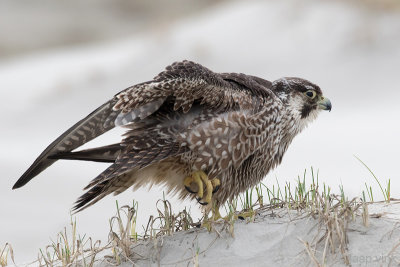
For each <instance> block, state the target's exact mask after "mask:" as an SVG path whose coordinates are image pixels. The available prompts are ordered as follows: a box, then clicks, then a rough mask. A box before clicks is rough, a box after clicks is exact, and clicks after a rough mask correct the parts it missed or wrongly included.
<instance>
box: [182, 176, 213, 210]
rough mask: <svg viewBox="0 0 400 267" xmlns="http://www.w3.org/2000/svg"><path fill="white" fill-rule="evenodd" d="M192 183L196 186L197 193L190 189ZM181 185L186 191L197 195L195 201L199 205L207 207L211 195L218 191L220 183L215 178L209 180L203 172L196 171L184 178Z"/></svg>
mask: <svg viewBox="0 0 400 267" xmlns="http://www.w3.org/2000/svg"><path fill="white" fill-rule="evenodd" d="M192 183H195V184H196V185H197V191H196V190H193V189H192V187H191V185H192ZM183 184H184V185H185V188H186V190H187V191H189V192H190V193H194V194H197V201H199V203H200V204H201V205H207V204H208V203H211V199H212V194H213V193H215V192H217V191H218V189H219V188H220V185H221V182H220V181H219V179H217V178H214V179H212V180H209V179H208V176H207V174H205V173H204V172H203V171H196V172H193V173H192V174H191V175H190V176H188V177H186V178H185V180H183ZM204 191H205V192H204Z"/></svg>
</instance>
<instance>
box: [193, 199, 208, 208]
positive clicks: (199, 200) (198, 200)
mask: <svg viewBox="0 0 400 267" xmlns="http://www.w3.org/2000/svg"><path fill="white" fill-rule="evenodd" d="M196 200H197V202H199V204H200V205H203V206H205V205H207V204H208V202H201V198H199V197H196Z"/></svg>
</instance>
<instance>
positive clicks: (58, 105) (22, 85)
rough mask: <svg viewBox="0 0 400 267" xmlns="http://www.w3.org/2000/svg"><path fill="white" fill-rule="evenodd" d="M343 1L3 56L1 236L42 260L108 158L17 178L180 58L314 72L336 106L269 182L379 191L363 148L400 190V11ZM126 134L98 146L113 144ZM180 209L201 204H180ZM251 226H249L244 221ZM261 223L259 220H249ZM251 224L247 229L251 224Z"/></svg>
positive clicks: (259, 70) (234, 10)
mask: <svg viewBox="0 0 400 267" xmlns="http://www.w3.org/2000/svg"><path fill="white" fill-rule="evenodd" d="M356 3H357V2H352V3H347V2H344V1H343V2H341V1H314V0H304V1H295V0H289V1H278V0H271V1H246V2H242V1H238V2H226V3H222V4H220V5H217V6H216V7H214V8H213V9H212V10H207V11H203V12H200V13H199V14H197V15H193V16H191V17H190V18H185V19H181V20H178V21H176V22H174V23H171V24H166V25H164V26H163V27H161V28H156V29H153V30H151V31H148V32H142V33H140V34H136V35H134V36H130V37H129V38H125V39H123V40H116V41H113V42H108V43H99V44H96V45H82V46H74V47H64V48H62V49H61V48H60V49H54V50H52V51H45V52H41V53H36V54H31V55H26V56H23V57H19V58H10V59H7V60H3V61H2V62H1V63H0V99H1V100H3V101H2V105H1V107H0V108H1V110H0V113H1V114H2V116H0V125H2V126H1V133H0V135H1V138H0V147H1V150H0V170H1V179H0V203H1V206H0V216H1V218H0V244H4V243H6V242H10V243H11V244H12V245H13V247H14V250H15V257H16V260H17V262H26V261H29V260H32V259H34V258H35V255H36V254H37V252H38V249H39V248H40V247H44V246H45V245H47V244H48V243H49V239H50V238H52V237H54V236H55V235H56V233H57V232H58V231H60V230H61V229H63V227H64V226H66V225H68V223H69V220H70V218H69V214H68V211H69V209H70V208H71V206H72V203H73V201H74V200H75V199H76V198H77V197H78V196H79V195H80V194H81V189H82V188H83V187H84V186H85V185H86V184H87V183H88V182H89V180H90V179H92V178H93V177H95V176H96V175H97V174H98V173H99V172H100V171H101V170H103V169H105V168H106V165H104V164H95V163H87V162H84V163H80V162H58V163H56V164H54V165H53V166H52V167H51V168H49V169H48V170H46V171H45V172H44V173H42V174H41V175H40V176H39V177H37V178H35V179H34V180H33V181H32V182H31V183H29V184H28V185H27V186H25V187H24V188H22V189H19V190H16V191H11V187H12V185H13V184H14V182H15V181H16V180H17V178H18V177H19V176H20V175H21V174H22V173H23V172H24V171H25V169H26V168H27V167H28V166H29V165H30V164H31V163H32V162H33V160H34V159H35V158H36V157H37V156H38V155H39V153H40V152H41V151H42V150H43V149H44V148H45V147H46V146H47V145H48V144H49V143H50V142H51V141H52V140H54V139H55V138H56V137H57V136H58V135H59V134H61V133H62V132H63V131H64V130H66V129H67V128H69V127H70V126H71V125H72V124H73V123H75V122H76V121H78V120H79V119H81V118H82V117H83V116H85V115H87V114H88V113H89V112H91V111H92V110H93V109H95V108H96V107H97V106H99V105H100V104H102V103H103V102H105V101H106V100H108V99H109V98H110V97H111V96H113V95H114V94H115V93H117V92H118V91H120V90H122V89H124V88H126V87H128V86H130V85H132V84H134V83H138V82H142V81H145V80H149V79H151V78H152V77H153V76H155V75H156V74H157V73H158V72H160V71H161V70H162V69H163V68H164V67H165V66H166V65H168V64H170V63H171V62H173V61H177V60H182V59H189V60H193V61H197V62H199V63H201V64H203V65H205V66H207V67H208V68H210V69H212V70H214V71H217V72H243V73H247V74H252V75H257V76H260V77H263V78H266V79H270V80H274V79H277V78H280V77H282V76H299V77H303V78H307V79H309V80H311V81H313V82H315V83H317V84H318V85H320V86H321V88H322V90H323V92H324V94H325V95H326V96H327V97H329V98H330V99H331V101H332V104H333V110H332V112H331V113H324V114H321V116H320V117H319V118H318V119H317V121H316V122H315V123H313V124H312V125H311V126H310V127H309V128H308V129H306V130H305V131H304V132H303V133H302V134H301V135H300V136H299V137H297V138H296V139H295V140H294V143H293V144H292V146H291V147H290V148H289V151H288V152H287V154H286V156H285V157H284V160H283V162H282V164H281V165H280V166H279V167H278V168H277V169H276V170H275V171H274V172H272V173H270V174H269V175H268V176H267V177H266V179H265V182H266V184H273V183H275V177H277V179H278V180H279V182H280V183H281V184H284V183H285V182H286V181H294V179H296V178H297V176H298V175H301V174H302V173H303V172H304V169H305V168H309V167H311V166H313V167H314V168H316V169H319V170H320V183H321V182H325V183H327V184H329V185H330V186H332V187H333V189H334V191H337V190H338V185H339V184H343V186H344V189H345V191H346V194H347V195H349V196H356V195H360V192H361V191H362V190H363V188H364V182H367V183H368V184H372V185H374V188H375V189H376V190H375V191H374V193H375V196H376V198H379V191H378V188H377V187H376V186H375V184H374V180H373V178H372V177H371V176H370V175H369V173H368V172H367V170H366V169H365V168H364V167H363V166H361V165H360V164H359V162H357V160H356V159H355V158H354V157H353V155H357V156H358V157H360V158H361V159H362V160H363V161H364V162H366V163H367V164H368V165H369V167H370V168H371V169H373V170H374V172H375V173H376V174H377V175H378V177H380V178H381V179H382V181H385V180H387V179H388V178H391V180H392V196H394V197H398V196H399V195H400V182H398V180H399V179H398V178H400V177H399V167H398V151H399V149H400V139H399V138H398V137H399V135H400V124H399V119H398V118H399V117H400V109H399V108H398V101H399V97H400V91H399V88H398V87H399V86H398V84H399V83H398V73H399V71H398V70H399V69H400V60H399V58H400V45H399V44H400V16H399V13H398V11H391V10H386V9H378V8H370V7H368V6H358V5H357V4H356ZM117 133H118V132H115V133H112V134H109V135H107V136H106V137H102V138H100V140H98V141H94V142H92V143H91V145H96V144H104V143H105V142H109V143H111V142H113V141H115V140H116V139H115V138H116V137H117V135H116V134H117ZM161 191H162V188H156V189H152V190H150V191H149V192H147V190H139V191H137V192H135V193H134V194H133V193H132V192H130V191H129V192H125V193H124V194H122V195H120V196H118V197H117V198H113V197H108V198H106V199H104V200H103V201H101V202H100V203H98V204H96V205H95V206H94V207H91V208H90V209H88V210H86V211H84V212H82V213H80V214H78V215H76V218H77V222H78V231H79V232H80V233H82V234H83V233H85V234H87V235H88V236H91V237H93V238H94V239H102V240H106V239H107V233H108V230H107V229H108V218H109V217H111V216H112V215H113V214H114V211H115V199H118V200H119V202H120V203H124V204H125V203H131V199H132V198H134V199H136V200H138V201H139V214H140V216H139V221H138V223H139V225H140V224H145V222H146V220H147V218H148V216H149V215H150V214H154V213H155V211H156V210H155V202H156V200H157V199H158V198H161V197H162V193H161ZM173 203H174V207H175V209H176V210H178V209H181V208H182V207H184V206H191V207H192V211H193V212H194V213H195V214H196V213H197V214H199V212H198V209H197V206H196V205H195V203H189V202H187V203H178V202H176V201H173ZM240 227H242V226H239V227H238V228H240ZM250 227H252V226H250ZM250 230H251V228H249V231H250Z"/></svg>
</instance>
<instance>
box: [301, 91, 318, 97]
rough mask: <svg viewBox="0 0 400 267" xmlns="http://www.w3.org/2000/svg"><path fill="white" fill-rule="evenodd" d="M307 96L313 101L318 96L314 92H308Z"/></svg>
mask: <svg viewBox="0 0 400 267" xmlns="http://www.w3.org/2000/svg"><path fill="white" fill-rule="evenodd" d="M304 94H305V95H306V96H308V97H309V98H311V99H313V98H314V97H315V96H316V95H317V94H316V93H315V92H314V91H311V90H308V91H307V92H305V93H304Z"/></svg>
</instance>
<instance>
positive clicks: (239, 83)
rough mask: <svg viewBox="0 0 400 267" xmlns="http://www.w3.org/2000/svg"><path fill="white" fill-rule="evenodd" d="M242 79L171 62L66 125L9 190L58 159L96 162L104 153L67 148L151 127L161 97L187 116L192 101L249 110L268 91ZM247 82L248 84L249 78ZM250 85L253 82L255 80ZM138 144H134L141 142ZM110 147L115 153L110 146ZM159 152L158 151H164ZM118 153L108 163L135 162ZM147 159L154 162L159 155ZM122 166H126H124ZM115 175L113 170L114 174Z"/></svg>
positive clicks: (123, 166) (220, 109)
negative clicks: (124, 129)
mask: <svg viewBox="0 0 400 267" xmlns="http://www.w3.org/2000/svg"><path fill="white" fill-rule="evenodd" d="M246 77H250V76H245V75H242V74H238V75H234V74H217V73H214V72H212V71H210V70H208V69H207V68H205V67H203V66H201V65H199V64H196V63H193V62H190V61H183V62H177V63H174V64H172V65H170V66H168V67H167V68H166V70H165V71H163V72H161V73H160V74H159V75H157V76H156V77H155V78H154V79H153V80H152V81H149V82H145V83H141V84H137V85H134V86H132V87H129V88H127V89H125V90H123V91H121V92H120V93H118V94H117V95H115V96H114V98H113V99H111V100H110V101H108V102H107V103H105V104H103V105H102V106H100V107H99V108H98V109H96V110H95V111H93V112H92V113H91V114H89V115H88V116H87V117H86V118H84V119H83V120H81V121H79V122H78V123H76V124H75V125H74V126H72V127H71V128H70V129H69V130H67V131H66V132H65V133H64V134H62V135H61V136H60V137H58V138H57V139H56V140H55V141H54V142H53V143H51V144H50V145H49V146H48V147H47V148H46V149H45V150H44V151H43V152H42V154H40V156H39V157H38V158H37V159H36V160H35V161H34V163H33V164H32V165H31V166H30V167H29V169H28V170H27V171H26V172H25V173H24V174H23V175H22V176H21V178H20V179H19V180H18V181H17V182H16V184H15V185H14V187H13V188H19V187H21V186H23V185H25V184H26V183H27V182H29V181H30V180H31V179H32V178H33V177H35V176H36V175H38V174H39V173H41V172H42V171H43V170H45V169H46V168H47V167H49V166H50V165H51V164H53V163H54V162H55V161H56V160H57V159H58V158H75V159H76V158H78V159H82V156H83V155H84V159H86V160H96V159H97V160H99V155H101V154H102V153H103V154H104V153H106V152H107V151H105V150H101V149H100V150H97V151H93V150H92V151H89V152H90V153H92V155H89V153H84V152H88V151H84V152H81V153H80V154H74V153H79V152H71V151H72V150H74V149H76V148H78V147H79V146H81V145H83V144H85V143H87V142H88V141H90V140H92V139H94V138H96V137H97V136H99V135H101V134H103V133H105V132H107V131H108V130H110V129H112V128H113V127H115V126H121V125H126V126H129V127H133V128H134V127H135V125H136V124H138V125H141V126H142V133H143V134H144V135H146V133H147V130H148V128H149V127H150V128H151V127H153V126H154V125H152V124H151V122H150V124H148V123H147V122H148V121H151V120H148V119H147V118H148V117H149V116H150V115H152V114H154V113H155V112H156V111H157V110H158V109H159V108H160V107H161V106H162V105H163V104H164V103H165V102H166V100H167V99H172V101H173V103H172V104H171V105H172V108H173V110H174V111H177V110H181V111H182V112H183V113H188V114H189V110H190V109H191V107H192V105H193V103H195V102H196V103H198V104H199V105H201V106H204V107H207V108H208V109H211V110H213V111H214V112H215V111H217V110H218V112H224V111H226V110H247V109H253V107H254V103H255V102H258V101H259V99H260V98H262V97H266V96H267V97H268V96H269V95H270V94H272V93H271V91H269V90H268V89H266V88H265V86H264V87H263V86H254V84H250V85H247V84H246V82H248V81H249V79H248V78H246ZM250 83H253V82H251V81H250ZM254 83H255V84H257V82H254ZM138 140H139V139H138ZM138 140H136V141H135V140H132V142H136V143H138V142H139V141H138ZM140 142H144V141H140ZM140 142H139V147H141V146H143V144H140ZM114 148H115V147H114ZM113 151H114V152H115V150H113ZM93 153H94V154H96V156H94V155H93ZM126 153H127V154H126V155H130V154H129V152H126ZM160 153H161V152H160ZM161 154H162V155H164V154H165V153H161ZM72 155H73V156H72ZM115 155H116V154H115ZM118 155H119V156H121V159H120V160H118V158H116V161H115V163H114V165H115V164H116V165H115V166H114V165H112V166H114V167H118V169H120V170H128V169H129V168H133V167H135V166H136V165H135V164H136V163H134V164H132V162H130V161H129V160H126V159H123V156H122V153H121V154H120V153H118ZM165 155H166V154H165ZM130 156H132V155H130ZM100 160H102V161H111V160H112V157H111V158H110V157H103V158H101V157H100ZM153 160H160V157H156V158H154V159H153ZM150 163H151V162H150ZM127 164H128V165H129V168H127ZM146 164H147V163H146ZM139 165H140V164H139ZM139 165H138V166H139ZM110 167H111V166H110ZM120 174H121V172H120V171H119V172H118V175H120ZM115 175H116V173H115V171H113V172H110V170H109V169H108V170H106V171H105V173H103V174H102V175H101V176H102V179H100V180H102V181H106V180H107V179H108V178H109V177H115ZM107 177H108V178H107Z"/></svg>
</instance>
